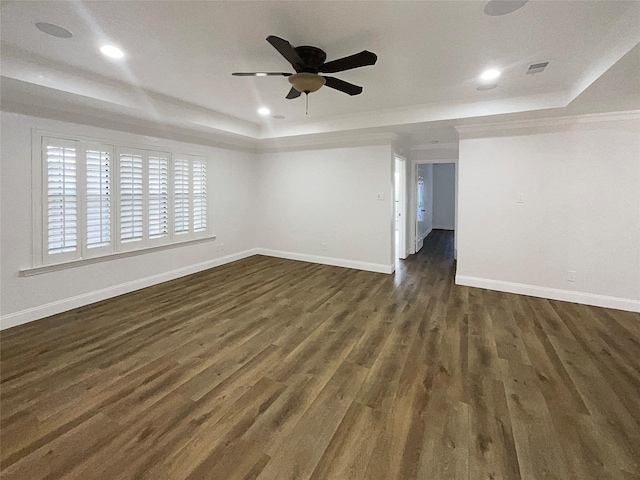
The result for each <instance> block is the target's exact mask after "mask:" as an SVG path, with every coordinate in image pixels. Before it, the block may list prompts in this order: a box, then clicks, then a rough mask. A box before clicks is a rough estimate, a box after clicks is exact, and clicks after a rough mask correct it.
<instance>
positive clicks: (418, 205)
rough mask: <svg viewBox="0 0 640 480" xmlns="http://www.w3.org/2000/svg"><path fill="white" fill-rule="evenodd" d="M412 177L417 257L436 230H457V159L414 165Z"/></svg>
mask: <svg viewBox="0 0 640 480" xmlns="http://www.w3.org/2000/svg"><path fill="white" fill-rule="evenodd" d="M411 174H412V177H413V178H412V181H411V185H412V187H411V188H412V202H411V209H412V211H411V217H412V220H413V221H412V222H411V228H412V232H411V233H412V235H411V247H412V253H413V252H415V253H418V252H419V251H420V250H421V249H422V247H423V245H424V244H425V239H426V238H427V237H428V236H429V234H430V233H431V232H432V231H433V230H449V231H452V232H453V231H455V229H456V226H457V223H458V222H457V217H458V211H457V210H458V209H457V193H456V192H457V185H458V169H457V162H456V160H455V159H451V160H449V159H446V160H421V161H415V162H414V168H413V169H412V172H411ZM454 238H455V235H454ZM455 257H456V248H455V245H454V258H455Z"/></svg>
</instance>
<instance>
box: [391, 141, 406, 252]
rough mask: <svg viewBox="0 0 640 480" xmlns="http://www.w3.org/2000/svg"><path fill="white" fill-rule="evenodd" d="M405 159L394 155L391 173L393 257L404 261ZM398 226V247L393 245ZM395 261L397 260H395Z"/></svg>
mask: <svg viewBox="0 0 640 480" xmlns="http://www.w3.org/2000/svg"><path fill="white" fill-rule="evenodd" d="M407 165H408V162H407V159H406V158H404V157H403V156H402V155H398V154H397V153H396V154H395V155H394V162H393V173H394V177H393V178H394V199H393V200H394V209H393V215H394V219H393V220H394V223H393V225H394V228H393V239H394V251H393V255H394V257H396V252H397V253H398V254H397V257H398V258H400V259H402V260H404V259H406V258H407V257H408V256H409V252H408V249H407V233H408V232H407ZM396 172H399V174H400V175H399V177H400V178H399V179H398V184H399V185H400V192H399V193H400V195H398V211H397V212H396V208H395V174H396ZM398 214H399V215H400V219H399V220H398V218H397V216H398ZM396 224H397V225H398V227H399V228H398V230H399V235H398V245H396V244H395V226H396ZM396 260H397V258H396Z"/></svg>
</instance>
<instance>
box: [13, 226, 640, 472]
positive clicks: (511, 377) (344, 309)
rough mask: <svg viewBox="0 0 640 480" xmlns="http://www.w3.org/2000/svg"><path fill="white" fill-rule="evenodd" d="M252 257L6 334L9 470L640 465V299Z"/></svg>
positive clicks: (432, 241)
mask: <svg viewBox="0 0 640 480" xmlns="http://www.w3.org/2000/svg"><path fill="white" fill-rule="evenodd" d="M452 244H453V238H452V236H451V234H450V233H447V232H443V231H437V232H434V233H433V234H432V235H431V236H430V237H428V239H427V240H426V243H425V246H424V248H423V250H422V252H421V253H420V254H419V255H416V256H414V257H413V258H411V259H410V260H408V261H405V262H403V263H402V266H401V267H400V270H399V271H398V272H397V273H396V275H382V274H375V273H369V272H361V271H355V270H347V269H342V268H335V267H328V266H322V265H313V264H308V263H302V262H294V261H288V260H280V259H273V258H267V257H252V258H249V259H246V260H242V261H239V262H236V263H234V264H230V265H226V266H223V267H219V268H217V269H214V270H209V271H206V272H202V273H198V274H196V275H191V276H189V277H185V278H182V279H179V280H175V281H172V282H168V283H165V284H162V285H158V286H154V287H151V288H147V289H145V290H141V291H138V292H135V293H132V294H128V295H124V296H121V297H118V298H115V299H111V300H107V301H104V302H101V303H98V304H94V305H91V306H88V307H84V308H79V309H77V310H74V311H72V312H68V313H65V314H61V315H58V316H55V317H51V318H48V319H45V320H42V321H38V322H35V323H31V324H27V325H24V326H21V327H17V328H14V329H11V330H8V331H6V332H4V333H3V335H2V415H1V417H2V418H1V422H2V423H1V427H2V432H1V433H2V438H1V441H2V443H1V448H2V451H1V462H2V463H1V466H2V469H3V472H2V478H3V479H6V480H9V479H28V480H37V479H55V478H64V479H108V480H113V479H143V478H144V479H154V480H157V479H185V478H188V479H207V480H212V479H213V480H217V479H220V480H232V479H260V480H264V479H278V480H291V479H336V480H346V479H381V480H392V479H429V480H431V479H433V480H446V479H456V480H459V479H470V480H479V479H487V480H490V479H493V480H498V479H514V480H515V479H526V480H542V479H558V480H567V479H576V480H588V479H599V480H602V479H604V480H608V479H619V480H631V479H636V480H637V479H639V478H640V315H638V314H632V313H627V312H619V311H614V310H607V309H601V308H592V307H586V306H581V305H575V304H570V303H563V302H555V301H548V300H542V299H536V298H530V297H523V296H518V295H510V294H503V293H498V292H491V291H486V290H480V289H474V288H466V287H458V286H455V285H454V284H453V268H454V267H453V260H452Z"/></svg>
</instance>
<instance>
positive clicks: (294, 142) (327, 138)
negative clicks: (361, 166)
mask: <svg viewBox="0 0 640 480" xmlns="http://www.w3.org/2000/svg"><path fill="white" fill-rule="evenodd" d="M398 139H399V136H398V135H397V134H396V133H393V132H382V133H359V134H355V135H345V132H335V133H330V134H316V135H303V136H296V137H284V138H273V139H263V140H260V141H259V144H258V145H259V152H260V153H276V152H286V151H296V150H315V149H323V148H348V147H365V146H375V145H389V146H393V145H394V144H395V143H396V142H397V141H398Z"/></svg>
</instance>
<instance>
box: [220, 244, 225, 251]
mask: <svg viewBox="0 0 640 480" xmlns="http://www.w3.org/2000/svg"><path fill="white" fill-rule="evenodd" d="M220 251H221V252H224V243H221V244H220Z"/></svg>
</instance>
